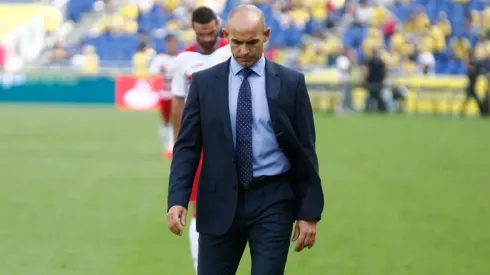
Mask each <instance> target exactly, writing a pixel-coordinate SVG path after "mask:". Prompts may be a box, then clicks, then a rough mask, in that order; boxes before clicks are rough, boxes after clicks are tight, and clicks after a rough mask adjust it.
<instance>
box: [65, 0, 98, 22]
mask: <svg viewBox="0 0 490 275" xmlns="http://www.w3.org/2000/svg"><path fill="white" fill-rule="evenodd" d="M95 1H96V0H71V1H70V2H68V5H67V13H68V19H69V20H72V21H74V22H78V21H80V18H81V17H82V15H83V14H84V13H86V12H89V11H91V10H92V7H93V5H94V3H95Z"/></svg>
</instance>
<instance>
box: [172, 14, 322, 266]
mask: <svg viewBox="0 0 490 275" xmlns="http://www.w3.org/2000/svg"><path fill="white" fill-rule="evenodd" d="M223 34H224V36H225V38H226V39H228V41H229V43H230V46H231V50H232V57H231V58H230V59H229V60H227V61H226V62H223V63H221V64H218V65H216V66H214V67H211V68H209V69H206V70H202V71H200V72H197V73H195V74H193V77H192V82H191V86H190V92H189V96H188V98H187V103H186V106H185V108H184V113H183V118H182V124H181V130H180V132H179V135H178V138H177V142H176V144H175V147H174V159H173V161H172V166H171V172H170V184H169V192H168V208H169V210H168V216H167V222H168V227H169V229H170V230H171V231H172V232H173V233H174V234H176V235H179V236H180V235H182V233H183V226H184V225H185V224H186V214H187V210H186V209H187V205H188V203H189V194H190V192H191V189H192V181H193V177H194V173H195V171H196V169H197V166H198V164H199V158H200V156H201V149H203V150H204V157H203V159H202V169H201V176H200V180H199V185H198V193H197V231H198V232H199V261H198V274H199V275H217V274H219V275H234V274H235V273H236V270H237V267H238V265H239V262H240V259H241V257H242V254H243V251H244V249H245V246H246V244H247V243H249V245H250V252H251V255H252V274H253V275H280V274H284V270H285V265H286V260H287V256H288V251H289V246H290V240H291V237H292V239H293V241H296V251H301V250H303V249H304V248H311V247H313V245H314V244H315V237H316V229H317V222H318V221H319V220H320V216H321V213H322V211H323V204H324V202H323V200H324V199H323V191H322V187H321V181H320V177H319V174H318V160H317V155H316V152H315V127H314V121H313V114H312V109H311V105H310V100H309V97H308V93H307V90H306V84H305V78H304V75H303V74H301V73H298V72H295V71H293V70H290V69H288V68H285V67H283V66H280V65H278V64H276V63H274V62H272V61H269V60H267V59H265V57H264V53H263V52H264V44H265V43H266V42H267V40H268V39H269V35H270V29H268V28H266V27H265V24H264V16H263V14H262V12H261V11H260V10H259V9H258V8H256V7H255V6H249V5H242V6H238V7H237V8H235V9H234V10H233V11H232V12H231V13H230V16H229V19H228V28H227V29H225V30H223ZM295 222H296V226H295V230H294V233H293V232H292V231H293V230H292V229H293V224H294V223H295ZM291 235H293V236H291Z"/></svg>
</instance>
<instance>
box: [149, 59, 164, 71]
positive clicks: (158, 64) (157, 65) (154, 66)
mask: <svg viewBox="0 0 490 275" xmlns="http://www.w3.org/2000/svg"><path fill="white" fill-rule="evenodd" d="M162 61H163V60H162V58H161V57H160V56H158V55H157V56H155V57H154V58H153V59H152V60H151V62H150V66H149V67H148V72H149V73H150V74H151V75H159V74H160V73H161V69H162V65H163V64H162Z"/></svg>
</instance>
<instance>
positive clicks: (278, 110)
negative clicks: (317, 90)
mask: <svg viewBox="0 0 490 275" xmlns="http://www.w3.org/2000/svg"><path fill="white" fill-rule="evenodd" d="M228 76H229V61H228V62H224V63H220V64H218V65H216V66H214V67H211V68H209V69H206V70H203V71H199V72H197V73H194V74H193V76H192V82H191V85H190V90H189V95H188V97H187V101H186V104H185V107H184V113H183V116H182V124H181V129H180V132H179V135H178V139H177V141H176V143H175V146H174V149H173V150H174V151H173V152H174V157H173V161H172V165H171V171H170V180H169V192H168V208H169V209H170V207H172V206H174V205H181V206H184V207H186V208H187V206H188V204H189V197H190V193H191V190H192V183H193V179H194V175H195V173H196V170H197V167H198V163H199V159H200V157H201V149H203V150H204V158H203V164H202V170H201V175H200V179H199V186H198V193H197V230H198V232H202V233H206V234H213V235H221V234H225V233H226V232H227V231H228V230H229V228H230V226H231V224H232V222H233V219H234V216H235V211H236V207H237V197H238V189H237V184H238V180H237V170H236V164H235V158H234V157H235V153H234V146H233V140H232V132H231V122H230V114H229V107H228ZM266 93H267V99H268V102H267V103H268V105H269V112H270V117H271V121H272V126H273V129H274V132H275V134H276V138H277V141H278V144H279V146H280V148H281V150H283V152H284V153H285V155H286V157H287V158H288V159H289V160H290V163H291V171H290V172H291V173H290V179H289V182H290V184H291V187H292V188H291V190H292V191H293V192H292V193H293V194H294V199H295V213H294V214H295V218H296V220H307V221H308V220H309V221H312V220H320V216H321V213H322V211H323V205H324V198H323V191H322V186H321V181H320V176H319V173H318V159H317V155H316V151H315V127H314V121H313V113H312V109H311V104H310V99H309V96H308V92H307V89H306V83H305V78H304V75H303V74H301V73H299V72H296V71H293V70H291V69H288V68H286V67H284V66H281V65H279V64H276V63H274V62H272V61H269V60H267V61H266Z"/></svg>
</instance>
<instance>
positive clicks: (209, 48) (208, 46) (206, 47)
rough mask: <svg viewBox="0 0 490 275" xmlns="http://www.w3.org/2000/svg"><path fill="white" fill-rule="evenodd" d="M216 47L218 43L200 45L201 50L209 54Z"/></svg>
mask: <svg viewBox="0 0 490 275" xmlns="http://www.w3.org/2000/svg"><path fill="white" fill-rule="evenodd" d="M214 45H216V43H212V44H211V43H209V44H199V46H200V47H201V49H203V50H204V51H207V52H209V51H212V50H213V49H214Z"/></svg>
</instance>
